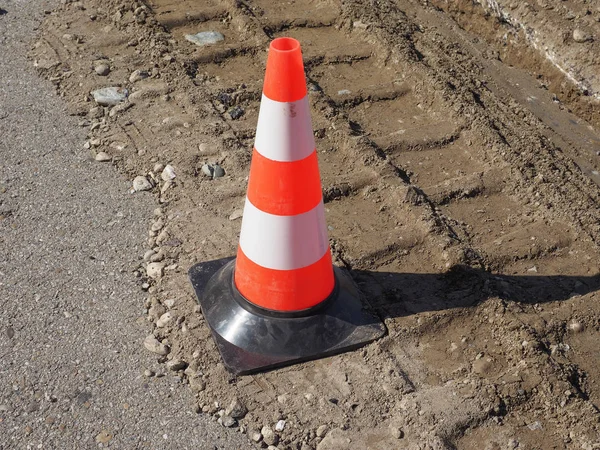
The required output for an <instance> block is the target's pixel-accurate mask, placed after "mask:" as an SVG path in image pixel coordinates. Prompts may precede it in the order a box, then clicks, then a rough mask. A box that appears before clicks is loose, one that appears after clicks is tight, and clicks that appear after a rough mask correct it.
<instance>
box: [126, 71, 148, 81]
mask: <svg viewBox="0 0 600 450" xmlns="http://www.w3.org/2000/svg"><path fill="white" fill-rule="evenodd" d="M149 76H150V74H149V73H148V72H146V71H145V70H134V71H133V72H132V73H131V75H129V82H130V83H137V82H138V81H142V80H144V79H146V78H148V77H149Z"/></svg>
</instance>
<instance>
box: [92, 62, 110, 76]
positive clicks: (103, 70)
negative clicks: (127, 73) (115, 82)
mask: <svg viewBox="0 0 600 450" xmlns="http://www.w3.org/2000/svg"><path fill="white" fill-rule="evenodd" d="M94 71H95V72H96V73H97V74H98V75H100V76H102V77H105V76H106V75H108V74H109V73H110V66H109V65H108V64H105V63H101V64H98V65H97V66H96V67H94Z"/></svg>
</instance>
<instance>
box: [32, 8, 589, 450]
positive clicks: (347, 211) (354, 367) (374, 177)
mask: <svg viewBox="0 0 600 450" xmlns="http://www.w3.org/2000/svg"><path fill="white" fill-rule="evenodd" d="M482 3H483V5H480V4H477V3H472V2H470V1H458V2H444V1H442V0H435V1H432V2H431V3H429V2H426V1H425V2H423V1H417V0H414V1H413V0H397V1H392V0H380V1H369V2H359V1H341V2H340V1H335V0H332V1H314V0H295V1H286V2H273V1H268V0H254V1H251V0H240V1H234V0H231V1H229V0H205V1H193V0H187V1H176V0H151V1H147V2H143V1H139V0H138V1H133V0H130V1H124V0H103V1H98V0H83V1H78V2H70V1H65V2H64V4H63V6H62V7H61V8H59V9H57V10H55V11H48V12H47V13H48V14H47V20H46V21H45V23H44V25H43V27H42V30H41V32H40V36H39V41H38V42H37V43H36V44H35V46H34V47H33V48H32V51H31V58H32V63H35V64H36V66H37V67H38V68H39V70H40V73H42V74H43V75H44V76H45V77H48V78H49V79H50V80H52V81H53V82H54V83H55V84H56V87H57V90H58V91H59V92H60V95H62V96H64V97H65V98H66V99H67V100H68V102H69V104H70V105H71V108H72V113H73V114H74V115H78V116H80V121H81V122H80V124H81V126H82V127H86V128H88V129H89V140H88V141H87V142H86V143H85V146H86V148H90V152H91V154H90V157H93V156H94V155H95V154H97V153H99V152H105V153H107V154H108V155H109V156H110V159H111V160H112V163H113V164H115V165H116V166H118V167H119V168H120V169H121V170H122V171H123V172H125V173H126V174H128V175H129V176H130V177H131V178H132V179H133V178H134V177H135V176H140V175H146V176H148V178H149V179H152V180H153V181H152V183H153V184H154V185H155V186H154V188H153V192H154V193H155V196H156V201H157V206H158V208H157V210H156V219H155V221H154V222H153V223H151V224H148V225H149V238H148V243H147V248H148V249H149V250H151V251H149V252H148V253H147V254H146V255H145V259H143V258H142V255H139V268H138V269H137V270H136V273H137V275H138V276H139V284H140V289H147V291H148V300H147V304H146V307H147V308H148V316H147V317H146V318H140V320H139V321H138V322H139V324H138V325H139V326H143V327H147V329H148V332H149V333H152V334H153V335H154V336H155V337H156V338H158V339H159V340H160V341H162V343H163V344H166V345H168V346H169V348H170V353H169V354H168V355H167V356H164V357H162V360H163V362H167V363H169V362H170V363H171V365H172V364H173V362H178V361H181V362H182V364H180V365H179V367H180V371H179V372H178V373H179V374H180V376H181V377H182V378H183V379H184V380H185V381H187V382H189V385H190V389H191V390H192V391H193V393H194V395H195V396H196V397H197V402H198V406H199V408H198V409H199V410H200V411H201V413H202V414H210V415H213V416H214V417H215V420H216V418H217V417H220V416H221V415H223V414H224V412H225V411H223V410H224V409H226V408H227V406H228V405H229V404H230V402H231V401H232V400H234V399H238V401H239V402H240V403H242V404H243V405H245V407H246V408H247V410H248V412H247V413H246V414H245V416H243V417H240V418H238V420H237V423H235V424H234V425H233V426H236V427H238V429H239V430H240V431H241V432H244V433H248V435H249V437H250V438H251V439H252V438H254V439H262V440H261V442H259V443H258V444H257V445H258V446H261V445H262V446H263V447H266V446H267V443H265V441H268V444H271V445H277V448H280V449H287V448H290V449H303V450H306V449H315V448H316V449H319V450H327V449H343V448H353V449H359V448H369V449H391V448H408V449H452V448H457V449H469V450H470V449H473V450H475V449H477V450H480V449H485V450H497V449H515V448H518V449H585V450H591V449H598V448H600V422H599V419H600V411H599V409H598V408H599V406H600V351H599V348H600V347H599V346H598V341H599V339H600V303H599V302H598V300H599V299H600V294H599V293H598V289H599V288H600V277H599V269H600V251H599V250H600V249H599V246H598V244H599V243H600V212H599V210H598V206H599V204H600V190H599V187H598V184H597V183H600V176H599V173H598V171H599V170H600V167H599V166H600V157H599V154H600V138H599V134H598V131H597V130H598V126H599V125H600V116H599V115H598V111H599V110H600V109H599V108H598V107H599V102H598V78H597V73H598V64H599V61H600V59H599V58H600V51H599V44H598V41H597V40H594V38H593V37H594V36H596V38H597V39H600V24H599V23H598V15H599V11H598V7H597V6H594V3H593V2H585V1H583V0H581V1H568V2H562V1H558V0H546V1H544V2H542V1H537V2H536V1H533V0H529V1H524V2H513V3H512V4H509V3H508V2H505V1H498V2H494V1H486V2H482ZM565 8H567V9H569V8H571V9H570V10H572V11H573V14H574V17H573V18H569V17H570V15H569V16H568V17H567V12H565V11H566V10H565ZM594 8H595V9H594ZM531 10H534V11H536V12H537V13H536V14H532V13H531ZM570 10H569V11H570ZM507 11H509V12H510V15H508V16H507V15H506V14H508V13H507ZM527 11H529V12H527ZM565 21H566V23H568V24H569V25H568V26H567V25H565ZM575 22H576V24H575V25H573V24H574V23H575ZM576 27H580V28H582V29H584V30H585V33H587V35H586V36H590V40H588V39H586V40H585V42H575V41H573V39H572V38H569V36H572V35H573V31H574V28H576ZM557 29H558V30H561V31H560V33H557V32H555V30H557ZM532 30H533V31H532ZM199 31H218V32H221V33H222V34H223V35H224V36H225V40H224V41H223V42H220V43H217V44H215V45H212V46H206V47H198V46H195V45H194V44H193V43H191V42H189V41H187V40H186V39H185V35H186V34H189V33H196V32H199ZM563 31H564V32H563ZM532 33H533V34H532ZM283 35H286V36H292V37H296V38H297V39H299V40H300V41H301V43H302V46H303V51H304V58H305V64H306V70H307V77H308V82H309V92H310V103H311V107H312V118H313V125H314V129H315V136H316V138H317V149H318V155H319V163H320V167H321V176H322V182H323V186H324V196H325V201H326V211H327V221H328V225H329V230H330V241H331V246H332V249H333V253H334V259H335V262H336V264H338V265H340V266H342V267H344V268H346V269H347V270H348V271H349V273H350V274H351V275H352V277H353V278H354V280H355V281H356V283H357V284H358V285H359V286H360V287H361V289H362V290H363V292H364V293H365V294H366V296H367V298H368V301H369V303H370V305H371V306H372V307H373V308H374V310H375V311H376V312H377V313H378V314H379V315H380V317H381V318H382V319H384V320H385V324H386V326H387V328H388V334H387V335H386V336H385V337H384V338H382V339H381V340H379V341H378V342H375V343H373V344H370V345H368V346H367V347H365V348H364V349H362V350H359V351H355V352H351V353H347V354H343V355H340V356H336V357H332V358H327V359H324V360H319V361H314V362H310V363H306V364H301V365H297V366H293V367H288V368H284V369H280V370H275V371H271V372H268V373H263V374H258V375H253V376H243V377H237V378H236V377H233V376H231V375H229V374H228V373H227V371H226V370H225V369H224V367H223V366H222V364H221V363H220V359H219V355H218V352H217V350H216V347H215V345H214V343H213V341H212V339H211V336H210V331H209V329H208V327H207V325H206V323H205V322H204V320H203V318H202V316H201V314H200V313H199V309H198V308H197V307H196V306H195V304H196V303H195V297H194V294H193V291H192V288H191V285H190V283H189V281H188V279H187V270H188V268H189V267H190V266H191V265H193V264H194V263H196V262H198V261H207V260H213V259H217V258H222V257H227V256H232V255H233V254H234V253H235V250H236V246H237V242H238V235H239V228H240V214H241V208H242V206H243V201H244V197H245V187H246V181H247V179H246V178H247V174H248V168H249V164H250V154H251V149H252V145H253V137H254V132H255V126H256V119H257V113H258V108H259V99H260V94H261V82H262V76H263V70H264V63H265V59H266V49H267V48H268V43H269V41H270V40H271V39H272V38H274V37H277V36H283ZM532 36H534V37H535V39H533V38H532ZM565 36H566V37H565ZM578 40H581V39H578ZM534 44H535V45H534ZM578 46H579V47H578ZM548 54H553V55H560V58H558V56H556V58H555V59H554V60H552V59H551V58H550V59H549V57H548ZM100 64H106V65H107V66H109V68H110V73H108V75H98V74H97V73H96V71H95V69H96V68H98V66H99V65H100ZM576 66H578V71H577V73H575V74H573V73H571V69H572V67H576ZM134 70H140V71H146V72H147V73H148V77H147V78H144V79H141V80H137V81H131V80H130V75H131V74H132V72H133V71H134ZM99 71H100V72H101V70H99ZM138 78H141V77H138ZM133 80H135V79H133ZM107 86H118V87H122V88H126V89H127V90H128V93H129V97H128V99H127V100H126V101H124V102H122V103H120V104H119V105H118V106H114V107H99V106H97V105H96V104H95V103H94V102H93V99H92V96H91V94H90V92H91V91H92V90H94V89H97V88H100V87H107ZM82 145H84V143H83V142H82ZM206 163H210V164H213V163H218V164H219V165H220V166H221V167H222V168H224V170H225V175H224V176H223V177H219V178H215V179H212V178H211V177H207V176H206V175H205V174H204V172H203V170H202V167H203V166H204V164H206ZM166 164H170V165H171V166H172V167H173V168H174V171H175V174H176V177H175V178H174V179H173V180H170V181H166V182H165V181H163V179H161V173H162V170H163V167H164V165H166ZM149 261H152V262H154V263H158V264H154V265H153V266H152V269H153V272H152V274H153V275H154V276H155V278H148V277H147V270H146V269H147V265H148V264H149ZM167 312H168V313H169V314H168V315H166V316H165V315H164V314H165V313H167ZM161 317H162V320H161V321H160V323H159V325H160V326H157V325H156V322H157V320H158V319H159V318H161ZM169 317H170V319H169ZM140 345H142V343H140ZM186 366H187V368H185V370H184V367H186ZM227 413H229V411H227ZM238 415H241V414H238ZM227 419H228V418H227ZM282 419H283V420H285V427H284V429H283V431H280V432H279V431H277V432H275V433H274V436H271V435H270V433H268V432H267V430H264V433H263V435H264V436H263V435H260V434H258V431H260V430H261V429H262V428H263V426H267V427H270V428H271V429H274V427H275V424H276V423H277V422H278V421H280V420H282ZM221 421H223V419H221Z"/></svg>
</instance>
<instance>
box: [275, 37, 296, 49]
mask: <svg viewBox="0 0 600 450" xmlns="http://www.w3.org/2000/svg"><path fill="white" fill-rule="evenodd" d="M299 49H300V42H298V41H297V40H296V39H294V38H290V37H281V38H277V39H275V40H273V41H272V42H271V50H275V51H278V52H293V51H296V50H299Z"/></svg>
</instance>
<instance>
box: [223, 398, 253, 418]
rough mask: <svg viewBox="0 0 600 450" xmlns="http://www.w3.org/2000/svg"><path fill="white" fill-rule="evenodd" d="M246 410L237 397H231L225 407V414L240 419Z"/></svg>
mask: <svg viewBox="0 0 600 450" xmlns="http://www.w3.org/2000/svg"><path fill="white" fill-rule="evenodd" d="M247 412H248V409H247V408H246V406H245V405H244V404H243V403H242V402H241V401H240V399H238V398H236V399H233V400H232V401H231V403H230V404H229V406H228V407H227V408H226V409H225V414H228V415H230V416H231V417H233V418H234V419H242V418H243V417H244V416H245V415H246V413H247Z"/></svg>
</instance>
